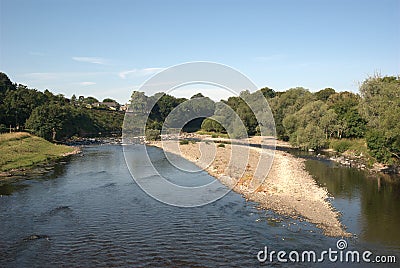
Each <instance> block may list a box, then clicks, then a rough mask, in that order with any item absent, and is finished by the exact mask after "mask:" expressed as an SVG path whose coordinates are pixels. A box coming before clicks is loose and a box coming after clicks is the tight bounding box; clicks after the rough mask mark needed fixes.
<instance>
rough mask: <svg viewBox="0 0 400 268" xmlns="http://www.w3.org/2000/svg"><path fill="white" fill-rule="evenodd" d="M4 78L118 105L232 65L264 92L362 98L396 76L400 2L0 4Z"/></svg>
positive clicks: (14, 0)
mask: <svg viewBox="0 0 400 268" xmlns="http://www.w3.org/2000/svg"><path fill="white" fill-rule="evenodd" d="M0 10H1V13H0V24H1V26H0V27H1V28H0V70H1V71H3V72H5V73H7V74H8V75H9V77H10V78H11V80H12V81H14V82H18V83H22V84H25V85H27V86H29V87H31V88H37V89H39V90H42V91H43V90H44V89H46V88H47V89H49V90H51V91H54V92H56V93H62V94H65V95H66V96H67V97H70V96H71V95H72V94H73V93H75V94H76V95H85V96H89V95H91V96H95V97H97V98H99V99H102V98H104V97H108V96H110V97H113V98H116V99H117V100H118V101H120V102H126V101H127V100H128V98H129V96H130V93H131V91H132V90H134V89H137V88H139V86H140V85H141V84H142V83H143V82H144V81H145V80H146V79H148V78H149V77H150V75H151V74H152V73H154V72H156V71H158V70H160V69H159V68H166V67H169V66H171V65H176V64H179V63H183V62H189V61H212V62H219V63H223V64H227V65H229V66H232V67H234V68H236V69H238V70H239V71H241V72H242V73H244V74H245V75H247V76H248V77H249V78H251V79H252V80H253V81H254V82H255V84H256V85H257V86H259V87H264V86H269V87H271V88H274V89H275V90H278V91H282V90H286V89H288V88H290V87H296V86H303V87H305V88H308V89H310V90H311V91H316V90H319V89H322V88H325V87H333V88H335V89H336V90H339V91H343V90H351V91H355V92H356V91H357V90H358V82H361V81H363V80H364V79H365V78H366V77H367V76H368V75H372V74H374V72H380V73H381V74H383V75H398V74H399V73H400V72H399V70H400V69H399V67H400V45H399V44H400V1H399V0H375V1H372V0H297V1H296V0H275V1H271V0H270V1H268V0H265V1H245V0H243V1H235V0H232V1H228V0H201V1H194V0H188V1H183V0H182V1H172V0H165V1H161V0H158V1H156V0H147V1H146V0H142V1H134V0H125V1H122V0H108V1H100V0H97V1H95V0H80V1H76V0H59V1H53V0H35V1H30V0H26V1H21V0H0Z"/></svg>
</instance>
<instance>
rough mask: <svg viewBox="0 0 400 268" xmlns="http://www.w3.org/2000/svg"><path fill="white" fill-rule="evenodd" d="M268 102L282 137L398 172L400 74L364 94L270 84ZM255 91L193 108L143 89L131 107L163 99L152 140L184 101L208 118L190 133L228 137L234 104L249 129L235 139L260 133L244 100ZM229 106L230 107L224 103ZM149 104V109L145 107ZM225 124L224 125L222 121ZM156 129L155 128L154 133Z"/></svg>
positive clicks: (371, 81)
mask: <svg viewBox="0 0 400 268" xmlns="http://www.w3.org/2000/svg"><path fill="white" fill-rule="evenodd" d="M259 91H260V92H261V93H262V94H263V95H264V97H265V98H266V99H267V100H268V103H269V105H270V108H271V111H272V114H273V116H274V121H275V127H276V136H277V137H278V139H280V140H283V141H289V142H290V144H291V145H292V146H294V147H297V148H299V149H302V150H322V149H328V148H330V149H333V150H335V151H337V152H339V153H345V154H346V155H347V156H349V157H355V158H357V159H359V160H360V161H363V162H364V163H365V165H367V166H368V167H372V166H373V164H374V163H377V162H379V163H383V164H385V165H389V166H390V165H391V166H393V167H394V170H396V167H397V168H398V166H399V163H400V78H399V77H398V76H386V77H381V76H379V75H375V76H373V77H369V78H367V79H366V80H365V81H364V82H363V83H362V84H361V86H360V89H359V93H352V92H347V91H345V92H336V91H335V90H334V89H332V88H325V89H322V90H320V91H318V92H315V93H312V92H310V91H308V90H307V89H305V88H302V87H297V88H291V89H289V90H287V91H285V92H276V91H274V90H273V89H270V88H268V87H265V88H262V89H260V90H259ZM254 94H255V93H250V92H248V91H243V92H241V93H240V97H230V98H228V99H227V100H221V101H220V102H217V103H214V102H213V101H212V100H211V99H209V98H204V96H202V95H201V94H196V95H194V96H192V98H191V99H195V98H202V101H199V102H197V103H194V104H192V107H186V106H184V105H180V104H181V103H184V102H185V100H186V99H182V98H175V97H173V96H170V95H167V94H164V93H157V94H155V95H154V96H149V97H148V96H146V95H145V94H144V93H143V92H137V91H135V92H133V94H132V99H131V104H130V105H131V106H130V107H131V109H132V110H134V111H135V109H137V107H140V109H146V106H147V105H148V103H153V102H154V98H155V99H158V101H157V102H156V105H154V106H153V107H149V108H148V109H149V119H148V120H147V124H146V128H147V131H146V133H149V135H148V139H151V140H157V139H159V138H160V136H159V134H160V133H161V129H162V126H163V124H164V123H165V120H166V118H167V115H168V114H169V113H170V112H171V111H172V110H173V109H175V108H176V107H178V105H180V106H179V107H178V108H177V109H185V111H184V112H183V110H182V113H181V114H185V113H188V112H187V111H189V110H192V111H191V113H192V114H196V111H198V110H201V111H202V114H207V113H208V117H203V118H200V119H196V120H193V121H191V122H189V123H188V124H186V125H185V127H184V128H183V130H184V131H198V130H200V131H201V133H214V134H213V135H215V136H218V135H221V136H222V135H227V131H226V129H225V128H224V127H223V126H222V125H225V126H226V125H228V126H229V124H231V123H232V121H234V120H232V118H230V117H229V116H227V114H229V112H228V111H227V109H226V105H228V106H229V107H230V108H231V109H232V110H233V111H235V112H236V114H237V115H238V116H239V117H240V119H241V121H242V122H243V124H244V125H245V128H246V131H247V133H243V132H242V133H238V132H236V131H235V130H234V131H232V132H230V136H231V137H230V138H241V137H243V136H246V134H247V135H249V136H253V135H259V134H260V126H259V125H258V122H257V120H256V116H255V115H254V113H253V111H252V110H251V109H250V107H249V106H248V105H247V104H246V102H244V101H243V99H246V98H251V97H252V96H253V95H254ZM221 103H223V104H226V105H225V106H223V105H220V104H221ZM143 107H144V108H143ZM221 122H222V124H221ZM149 130H152V131H149Z"/></svg>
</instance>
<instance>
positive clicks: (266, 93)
mask: <svg viewBox="0 0 400 268" xmlns="http://www.w3.org/2000/svg"><path fill="white" fill-rule="evenodd" d="M260 91H261V93H262V94H263V95H264V97H266V98H268V99H272V98H275V96H276V93H275V90H273V89H272V88H269V87H264V88H262V89H260Z"/></svg>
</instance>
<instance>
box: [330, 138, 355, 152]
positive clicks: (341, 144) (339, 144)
mask: <svg viewBox="0 0 400 268" xmlns="http://www.w3.org/2000/svg"><path fill="white" fill-rule="evenodd" d="M351 145H352V143H351V141H349V140H334V141H331V147H332V149H334V150H335V151H337V152H339V153H344V152H346V151H347V150H348V149H350V147H351Z"/></svg>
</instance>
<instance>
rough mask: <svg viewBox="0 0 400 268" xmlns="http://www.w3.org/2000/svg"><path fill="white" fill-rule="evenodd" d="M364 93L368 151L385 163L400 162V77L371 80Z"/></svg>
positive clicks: (363, 84)
mask: <svg viewBox="0 0 400 268" xmlns="http://www.w3.org/2000/svg"><path fill="white" fill-rule="evenodd" d="M360 93H361V101H360V105H359V110H360V112H361V113H362V115H363V116H364V117H365V118H366V119H367V121H368V128H367V135H366V139H367V145H368V148H369V149H370V150H371V152H372V154H373V155H374V156H375V157H376V158H377V159H378V160H379V161H381V162H385V163H394V162H399V161H400V77H398V76H397V77H396V76H387V77H381V76H378V75H376V76H373V77H369V78H367V79H366V80H365V81H364V82H363V83H362V85H361V87H360Z"/></svg>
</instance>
